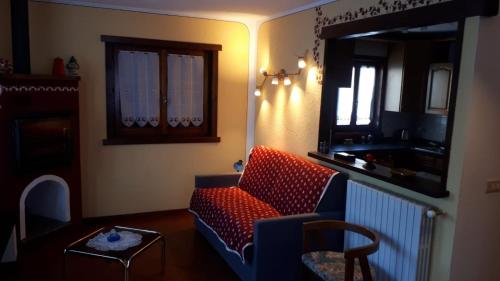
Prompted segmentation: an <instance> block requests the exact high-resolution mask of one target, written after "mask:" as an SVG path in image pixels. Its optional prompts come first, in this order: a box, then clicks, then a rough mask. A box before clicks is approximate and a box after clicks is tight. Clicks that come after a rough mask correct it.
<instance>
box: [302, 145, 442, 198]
mask: <svg viewBox="0 0 500 281" xmlns="http://www.w3.org/2000/svg"><path fill="white" fill-rule="evenodd" d="M308 156H309V157H311V158H315V159H318V160H320V161H323V162H326V163H329V164H333V165H337V166H340V167H342V168H346V169H349V170H352V171H355V172H358V173H361V174H364V175H367V176H370V177H373V178H376V179H379V180H383V181H386V182H389V183H392V184H395V185H397V186H400V187H402V188H405V189H409V190H412V191H415V192H417V193H421V194H424V195H426V196H430V197H433V198H445V197H448V196H449V195H450V192H449V191H448V190H446V187H445V186H443V185H442V184H441V182H439V181H435V180H432V179H429V178H424V177H421V176H419V175H418V174H417V176H415V177H398V176H393V175H392V174H391V169H390V168H388V167H385V166H382V165H377V164H375V166H376V168H375V169H373V170H368V169H365V168H364V167H363V164H365V163H366V162H365V161H363V160H361V159H356V161H355V162H348V161H343V160H339V159H335V158H333V155H331V154H324V153H320V152H316V151H312V152H309V153H308Z"/></svg>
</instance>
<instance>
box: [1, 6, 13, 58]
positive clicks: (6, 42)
mask: <svg viewBox="0 0 500 281" xmlns="http://www.w3.org/2000/svg"><path fill="white" fill-rule="evenodd" d="M0 58H4V59H8V60H9V61H11V62H12V46H11V32H10V0H0Z"/></svg>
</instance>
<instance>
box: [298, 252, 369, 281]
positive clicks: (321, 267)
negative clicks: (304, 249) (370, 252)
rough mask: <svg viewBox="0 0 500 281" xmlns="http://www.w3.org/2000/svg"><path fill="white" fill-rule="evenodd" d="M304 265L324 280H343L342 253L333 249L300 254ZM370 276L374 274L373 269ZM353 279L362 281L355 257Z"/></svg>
mask: <svg viewBox="0 0 500 281" xmlns="http://www.w3.org/2000/svg"><path fill="white" fill-rule="evenodd" d="M302 262H303V263H304V265H305V266H306V267H307V268H309V269H310V270H311V271H312V272H314V273H315V274H316V275H317V276H318V277H320V278H321V279H322V280H325V281H344V280H345V279H344V277H345V259H344V253H338V252H333V251H318V252H309V253H305V254H303V255H302ZM371 273H372V277H373V276H375V275H374V273H373V271H372V272H371ZM354 281H363V274H362V273H361V267H360V266H359V262H358V260H357V259H356V261H355V263H354Z"/></svg>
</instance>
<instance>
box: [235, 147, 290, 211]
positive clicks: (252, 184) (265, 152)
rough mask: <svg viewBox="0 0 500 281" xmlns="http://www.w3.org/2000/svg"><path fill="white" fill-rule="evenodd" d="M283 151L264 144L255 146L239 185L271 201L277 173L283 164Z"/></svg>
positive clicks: (266, 200)
mask: <svg viewBox="0 0 500 281" xmlns="http://www.w3.org/2000/svg"><path fill="white" fill-rule="evenodd" d="M281 153H282V152H280V151H278V150H275V149H272V148H268V147H264V146H256V147H254V148H253V149H252V151H251V152H250V156H249V161H248V163H247V164H246V166H245V169H244V170H243V175H242V176H241V179H240V182H239V187H240V188H241V189H243V190H245V191H246V192H248V193H250V194H251V195H253V196H255V197H257V198H258V199H260V200H262V201H264V202H266V203H270V202H271V196H272V195H271V192H272V187H273V186H274V181H275V180H276V174H277V173H278V172H279V169H280V168H281V165H282V163H281V162H282V158H281Z"/></svg>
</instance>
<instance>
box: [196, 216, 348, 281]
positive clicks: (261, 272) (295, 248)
mask: <svg viewBox="0 0 500 281" xmlns="http://www.w3.org/2000/svg"><path fill="white" fill-rule="evenodd" d="M324 219H335V220H344V213H343V212H338V213H337V212H330V213H311V214H302V215H295V216H283V217H279V218H271V219H263V220H259V221H257V222H256V223H255V226H254V228H255V233H254V249H253V255H252V260H251V261H250V262H247V263H245V264H244V263H243V262H242V260H241V258H240V256H238V255H236V254H235V253H233V252H229V251H227V250H226V247H225V244H224V243H223V242H222V241H221V240H220V239H219V237H218V236H217V234H215V233H214V231H213V230H212V229H211V228H209V227H208V226H207V225H206V224H205V223H204V222H203V221H202V220H200V219H199V218H198V217H196V216H195V225H196V228H197V229H198V231H199V232H200V233H201V234H202V235H203V236H204V237H205V238H206V239H207V240H208V241H209V243H210V244H211V245H212V246H213V247H214V248H215V250H216V251H217V252H218V253H219V254H220V255H221V256H222V258H223V259H224V260H225V261H226V263H227V264H228V265H229V267H231V269H232V270H233V271H234V272H235V273H236V274H237V275H238V276H239V277H240V279H241V280H243V281H299V280H302V278H301V276H302V266H301V260H300V256H301V255H302V243H303V239H302V224H303V223H304V222H306V221H311V220H324ZM332 238H333V239H332V241H334V245H333V246H334V247H333V248H334V249H336V250H339V251H341V250H342V249H343V234H339V236H338V237H332ZM255 245H257V246H255Z"/></svg>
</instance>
